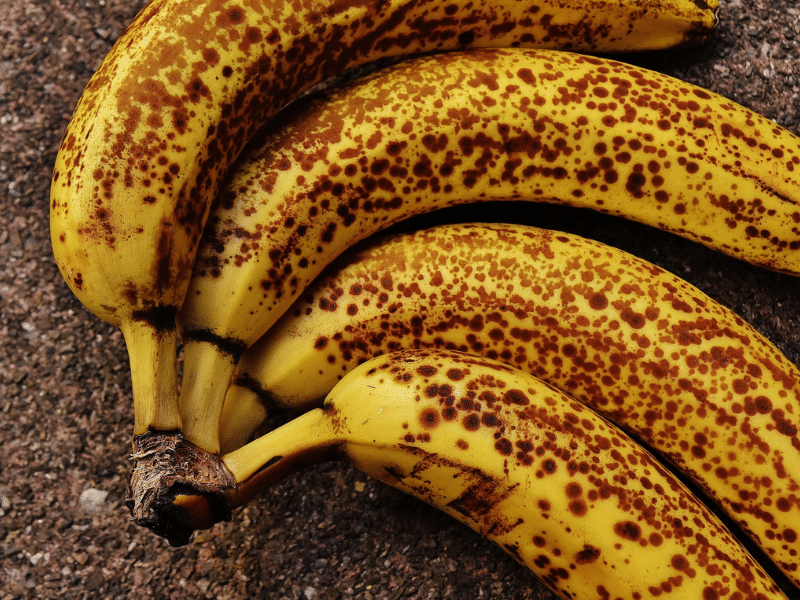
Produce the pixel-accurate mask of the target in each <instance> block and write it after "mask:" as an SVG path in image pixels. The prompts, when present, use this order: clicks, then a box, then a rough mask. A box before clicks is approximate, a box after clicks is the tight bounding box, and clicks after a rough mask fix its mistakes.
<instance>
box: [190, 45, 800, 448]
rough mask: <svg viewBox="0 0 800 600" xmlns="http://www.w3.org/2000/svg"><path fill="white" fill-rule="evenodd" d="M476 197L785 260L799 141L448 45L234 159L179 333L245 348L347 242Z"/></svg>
mask: <svg viewBox="0 0 800 600" xmlns="http://www.w3.org/2000/svg"><path fill="white" fill-rule="evenodd" d="M491 199H501V200H519V199H524V200H531V201H541V202H560V203H566V204H571V205H576V206H583V207H589V208H593V209H596V210H600V211H604V212H608V213H613V214H616V215H621V216H625V217H628V218H631V219H635V220H638V221H642V222H645V223H648V224H650V225H653V226H656V227H660V228H663V229H666V230H669V231H674V232H676V233H680V234H682V235H684V236H686V237H689V238H691V239H694V240H696V241H698V242H701V243H705V244H708V245H710V246H712V247H714V248H717V249H718V250H721V251H724V252H728V253H730V254H733V255H734V256H738V257H740V258H742V259H745V260H749V261H751V262H754V263H757V264H761V265H764V266H768V267H771V268H774V269H777V270H783V271H789V272H794V273H800V261H798V257H800V225H798V223H800V206H799V205H798V202H799V201H800V138H798V137H796V136H794V135H792V134H791V133H790V132H788V131H786V130H783V129H780V128H779V127H778V126H777V125H775V124H774V123H772V122H771V121H768V120H767V119H764V118H763V117H759V116H758V115H756V114H754V113H752V112H751V111H749V110H747V109H746V108H744V107H741V106H738V105H735V104H734V103H732V102H730V101H728V100H726V99H724V98H721V97H719V96H715V95H713V94H711V93H709V92H707V91H705V90H702V89H699V88H697V87H695V86H692V85H690V84H688V83H684V82H682V81H678V80H676V79H674V78H670V77H667V76H664V75H660V74H656V73H653V72H648V71H646V70H644V69H640V68H638V67H633V66H629V65H626V64H623V63H620V62H616V61H611V60H603V59H598V58H593V57H588V56H581V55H577V54H571V53H564V52H556V51H547V50H520V49H517V50H479V51H474V52H464V53H449V54H446V55H440V56H435V57H430V58H426V59H420V60H414V61H411V62H407V63H404V64H401V65H398V66H395V67H393V68H390V69H388V70H385V71H382V72H379V73H377V74H375V75H373V76H371V77H370V78H367V79H366V80H363V81H359V82H356V83H354V84H353V85H351V86H349V87H347V88H345V89H340V90H337V91H334V92H333V93H331V94H330V95H329V96H327V97H325V98H323V99H321V100H318V101H316V102H315V103H309V104H303V105H301V106H298V107H297V108H296V109H295V111H294V112H293V113H291V114H288V115H286V116H285V117H284V118H283V119H282V128H281V129H280V130H279V131H277V132H275V133H274V134H273V135H270V136H268V137H266V138H265V140H264V143H263V145H262V146H261V147H260V148H259V149H257V150H254V151H253V152H252V153H251V154H248V156H247V157H246V160H244V161H243V162H242V163H240V164H239V165H238V166H237V169H236V171H235V172H234V173H233V174H232V176H231V179H230V180H229V182H228V184H227V185H226V188H225V190H224V191H223V193H222V194H221V200H220V203H219V205H218V206H217V207H215V210H214V212H213V214H212V216H211V218H210V219H209V223H208V226H207V230H206V233H205V234H204V240H203V243H202V244H201V248H200V251H199V253H198V259H197V262H196V264H195V272H194V275H193V278H192V281H191V284H190V288H189V292H188V294H187V297H186V301H185V304H184V306H183V308H182V309H181V311H180V312H179V314H178V319H179V322H180V323H181V326H182V328H183V329H184V331H185V333H186V337H187V338H188V345H189V346H193V345H198V344H205V347H204V349H203V350H202V351H200V353H207V354H212V355H213V354H214V353H223V354H224V353H225V352H227V351H228V350H227V348H228V347H230V345H231V344H232V342H233V341H238V344H239V347H241V348H244V347H247V346H249V345H251V344H252V343H254V342H255V341H256V340H257V339H258V338H259V337H260V336H261V335H263V334H264V333H265V332H266V331H267V329H268V328H269V327H270V326H271V325H272V324H273V323H274V322H275V321H276V320H277V319H278V317H279V316H280V315H281V314H282V313H283V312H284V311H285V310H286V309H287V308H288V307H289V306H290V305H291V302H292V301H293V300H294V299H295V298H296V297H297V296H298V294H300V293H301V292H302V290H303V289H304V288H305V287H306V285H307V284H308V283H309V282H310V281H311V280H312V279H313V278H314V277H315V276H316V275H318V274H319V273H320V271H321V270H322V269H323V268H324V267H325V266H326V265H327V264H328V263H329V262H330V261H331V260H333V259H334V258H335V257H336V256H337V255H338V254H339V253H341V252H342V251H343V250H344V249H346V248H347V247H349V246H350V245H352V244H353V243H354V242H355V241H357V240H359V239H362V238H364V237H366V236H367V235H369V234H371V233H374V232H376V231H378V230H380V229H381V228H383V227H385V226H387V225H388V224H391V223H393V222H396V221H398V220H400V219H403V218H405V217H408V216H410V215H413V214H418V213H423V212H428V211H432V210H434V209H437V208H441V207H444V206H450V205H455V204H463V203H467V202H477V201H482V200H491ZM218 341H222V342H224V343H225V344H227V346H226V345H225V344H222V345H220V344H219V343H217V344H216V347H215V345H214V343H213V342H218ZM209 342H212V343H209ZM186 368H187V371H186V372H187V373H188V374H189V379H188V382H189V385H186V383H187V380H186V379H185V380H184V388H183V390H184V392H182V394H184V396H185V398H186V403H185V404H184V403H182V409H181V412H182V414H183V415H184V419H185V420H189V419H195V418H198V419H200V418H202V417H198V415H200V414H201V413H200V412H198V411H196V410H194V407H195V406H196V404H195V402H196V401H195V400H193V399H194V398H197V397H204V402H207V403H208V404H209V405H212V404H213V403H215V402H217V403H219V402H221V401H222V398H221V397H219V398H217V399H216V400H212V399H210V397H209V395H208V394H205V393H201V391H202V390H207V389H209V386H208V385H207V384H206V382H205V381H204V380H207V379H208V378H207V377H206V376H205V375H204V374H203V372H202V371H198V370H196V369H195V367H193V365H192V364H191V363H188V362H187V364H186ZM203 369H204V370H205V371H209V369H208V368H206V367H203ZM211 372H212V373H213V377H220V371H219V370H216V369H215V370H213V371H211ZM182 401H183V397H182ZM209 414H211V411H209ZM216 414H218V413H216ZM190 415H191V416H190ZM217 419H218V417H216V416H214V417H213V418H209V419H208V422H209V423H216V422H217ZM199 423H200V422H199V421H198V423H197V424H196V423H192V422H188V423H187V424H186V431H189V432H191V433H192V434H194V432H195V431H200V430H202V429H203V428H204V427H203V426H202V425H201V424H199ZM205 429H208V427H205ZM190 437H191V435H190Z"/></svg>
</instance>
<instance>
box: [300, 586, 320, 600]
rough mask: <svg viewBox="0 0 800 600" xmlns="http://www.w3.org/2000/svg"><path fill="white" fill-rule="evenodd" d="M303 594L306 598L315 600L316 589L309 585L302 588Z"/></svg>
mask: <svg viewBox="0 0 800 600" xmlns="http://www.w3.org/2000/svg"><path fill="white" fill-rule="evenodd" d="M303 595H304V596H305V597H306V600H316V597H317V590H315V589H314V588H313V587H310V586H309V587H307V588H306V589H304V590H303Z"/></svg>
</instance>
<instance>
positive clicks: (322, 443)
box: [221, 407, 343, 509]
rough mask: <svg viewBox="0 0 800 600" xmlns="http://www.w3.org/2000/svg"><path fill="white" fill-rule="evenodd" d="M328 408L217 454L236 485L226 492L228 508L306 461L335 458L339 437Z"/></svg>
mask: <svg viewBox="0 0 800 600" xmlns="http://www.w3.org/2000/svg"><path fill="white" fill-rule="evenodd" d="M327 411H328V409H326V408H325V407H323V408H318V409H315V410H312V411H310V412H307V413H305V414H303V415H300V416H299V417H297V418H295V419H293V420H291V421H289V422H288V423H286V424H284V425H282V426H280V427H278V428H277V429H274V430H272V431H270V432H269V433H267V434H266V435H263V436H261V437H260V438H258V439H256V440H254V441H252V442H250V443H249V444H247V445H245V446H243V447H241V448H239V449H238V450H234V451H233V452H230V453H228V454H225V455H224V456H222V457H221V461H222V463H223V464H224V465H225V467H227V469H228V471H229V472H230V473H231V474H232V475H233V477H234V479H235V480H236V483H237V484H238V485H237V486H236V488H235V489H231V490H230V491H229V492H227V493H226V498H227V501H228V505H229V507H230V508H231V509H233V508H236V507H238V506H243V505H244V504H247V503H248V502H249V501H250V500H251V499H252V498H253V497H255V496H257V495H258V494H259V493H260V492H261V491H263V490H264V489H266V488H267V487H269V486H270V485H272V484H274V483H276V482H277V481H280V480H281V479H283V478H285V477H287V476H288V475H291V474H292V473H296V472H297V471H299V470H300V469H302V468H303V467H305V466H308V465H310V464H316V463H319V462H322V461H325V460H329V459H334V458H338V457H339V453H338V452H337V450H338V449H339V447H340V446H341V444H342V443H343V439H342V437H341V436H340V435H338V434H337V433H336V431H335V430H334V428H333V427H332V425H333V423H334V422H335V419H334V420H332V419H330V416H329V415H328V412H327Z"/></svg>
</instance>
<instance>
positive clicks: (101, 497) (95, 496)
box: [78, 488, 108, 516]
mask: <svg viewBox="0 0 800 600" xmlns="http://www.w3.org/2000/svg"><path fill="white" fill-rule="evenodd" d="M106 498H108V492H107V491H105V490H98V489H96V488H87V489H85V490H83V492H81V496H80V498H79V500H78V503H79V504H80V507H81V509H82V510H83V512H85V513H86V514H89V515H92V516H97V515H101V514H103V512H105V510H106Z"/></svg>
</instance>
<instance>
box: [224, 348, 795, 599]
mask: <svg viewBox="0 0 800 600" xmlns="http://www.w3.org/2000/svg"><path fill="white" fill-rule="evenodd" d="M331 457H339V458H344V459H346V460H348V461H349V462H350V463H351V464H352V465H354V466H355V467H356V468H358V469H360V470H362V471H363V472H365V473H367V474H368V475H370V476H372V477H374V478H376V479H378V480H380V481H383V482H385V483H387V484H389V485H391V486H393V487H395V488H397V489H399V490H402V491H403V492H406V493H408V494H411V495H412V496H415V497H417V498H419V499H422V500H424V501H426V502H428V503H430V504H432V505H433V506H435V507H437V508H439V509H441V510H443V511H445V512H446V513H448V514H449V515H451V516H453V517H455V518H456V519H458V520H459V521H461V522H463V523H465V524H467V525H468V526H469V527H471V528H472V529H474V530H476V531H477V532H479V533H480V534H481V535H484V536H486V537H488V538H489V539H491V540H492V541H494V542H495V543H496V544H497V545H498V546H499V547H500V548H502V549H503V550H504V551H506V552H508V553H509V554H510V555H511V556H513V557H514V558H515V559H516V560H518V561H519V562H520V563H521V564H523V565H525V566H527V567H528V568H529V569H530V570H531V571H533V572H534V573H535V574H537V575H538V576H539V577H540V578H541V579H542V580H543V581H544V582H545V583H546V584H547V585H548V586H549V587H550V588H551V589H553V591H555V592H556V593H557V594H558V595H559V596H560V597H562V598H570V599H575V598H581V599H584V598H585V599H589V598H598V599H599V598H620V599H626V600H632V599H634V598H636V599H641V600H643V599H645V598H664V597H671V598H672V597H674V598H681V599H682V600H693V599H697V600H708V599H712V598H713V599H720V600H721V599H723V598H725V599H734V598H736V599H738V600H744V599H753V600H755V599H759V600H766V599H773V598H784V597H785V596H784V595H783V594H782V593H781V592H780V591H779V590H778V588H777V587H776V586H775V584H774V583H773V582H772V581H771V580H770V578H769V577H768V576H767V574H766V573H765V572H764V570H763V569H762V568H761V567H760V566H759V565H757V563H756V562H755V561H754V560H753V559H752V557H751V556H750V555H749V554H748V553H747V552H746V551H745V550H744V548H743V547H742V546H741V545H740V544H739V542H738V541H737V540H736V539H735V538H734V537H733V536H732V535H731V533H730V532H729V531H728V530H727V529H726V528H725V527H724V526H723V525H722V524H721V523H720V522H719V521H718V520H717V518H716V517H715V516H714V515H713V514H712V513H711V512H709V511H708V509H707V508H706V507H705V506H704V505H703V504H702V503H701V502H700V501H699V500H698V499H697V498H696V497H695V496H693V495H692V494H691V493H690V492H689V491H688V490H686V488H684V487H683V486H682V485H681V484H680V483H679V482H678V480H676V479H675V478H674V476H673V475H671V474H670V473H669V471H667V470H665V469H664V468H663V466H662V465H660V464H659V462H658V461H657V460H655V459H654V458H653V457H652V456H651V455H650V454H649V453H647V452H646V451H645V450H644V449H642V448H641V447H640V446H638V445H637V444H636V443H634V442H633V441H632V440H631V439H630V438H629V437H628V436H627V435H625V434H624V433H623V432H622V431H621V430H619V429H618V428H616V427H614V426H613V425H611V424H609V423H608V422H607V421H605V420H604V419H602V418H601V417H599V416H598V415H597V414H596V413H594V412H593V411H592V410H591V409H589V408H587V407H586V406H584V405H582V404H580V403H578V402H577V401H575V400H573V399H572V398H570V397H568V396H566V395H564V394H562V393H561V392H558V391H557V390H554V389H552V388H550V387H549V386H547V385H546V384H544V383H543V382H541V381H540V380H538V379H536V378H535V377H533V376H531V375H529V374H526V373H523V372H522V371H519V370H517V369H514V368H512V367H508V366H506V365H503V364H501V363H499V362H496V361H492V360H489V359H485V358H481V357H477V356H472V355H468V354H464V353H460V352H455V351H446V350H430V351H425V350H422V351H401V352H396V353H392V354H387V355H383V356H380V357H378V358H375V359H372V360H370V361H368V362H366V363H364V364H362V365H361V366H359V367H357V368H356V369H354V370H353V371H351V372H350V373H349V374H348V375H346V376H345V377H344V379H342V381H341V382H340V383H339V384H337V386H336V387H335V388H334V389H333V390H332V391H331V393H330V395H329V396H328V397H327V399H326V401H325V404H324V406H323V407H322V408H317V409H315V410H313V411H311V412H308V413H305V414H304V415H302V416H300V417H298V418H296V419H295V420H293V421H290V422H289V423H288V424H286V425H284V426H282V427H280V428H278V429H276V430H273V431H271V432H270V433H268V434H266V435H265V436H263V437H261V438H259V439H258V440H256V441H254V442H252V443H251V444H249V445H248V446H245V447H244V448H242V449H240V450H237V451H234V452H232V453H230V454H226V455H224V456H223V457H222V460H223V462H224V463H225V465H226V466H227V467H228V468H229V469H230V471H231V472H232V473H233V474H234V476H235V478H236V480H237V481H238V482H240V483H241V484H242V488H241V489H240V491H239V492H238V493H237V492H231V493H230V494H229V498H230V500H231V503H232V504H234V505H235V504H240V503H242V502H244V501H247V500H249V498H250V497H252V494H254V493H255V491H256V490H257V489H263V488H264V487H265V486H267V485H269V484H271V483H273V482H274V481H275V480H277V479H280V478H281V477H283V476H285V475H286V474H288V473H291V472H293V471H295V470H298V469H300V468H302V466H304V465H306V464H308V463H309V462H318V461H321V460H324V459H329V458H331ZM237 494H238V495H237Z"/></svg>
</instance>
